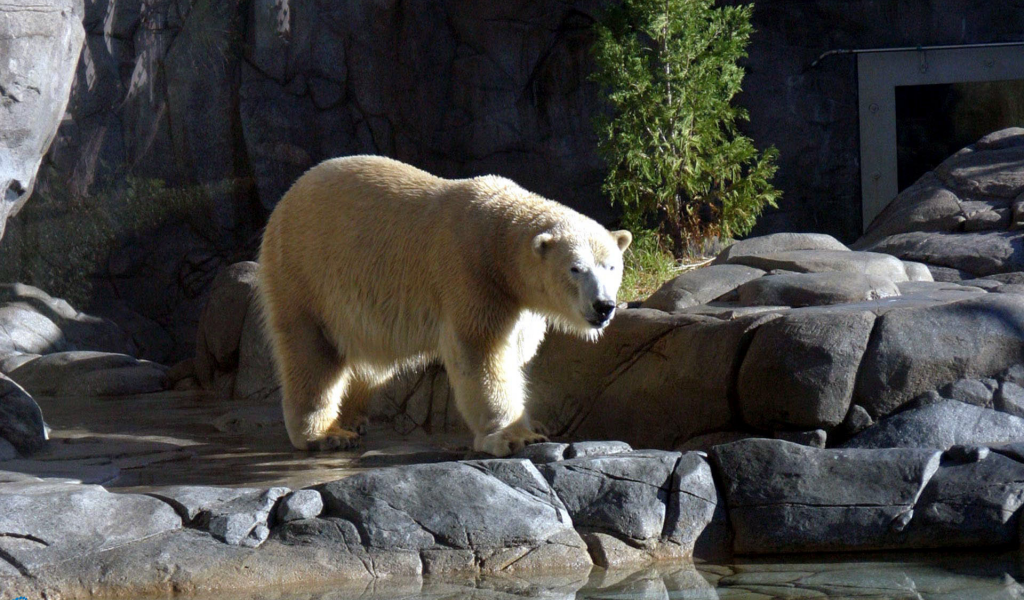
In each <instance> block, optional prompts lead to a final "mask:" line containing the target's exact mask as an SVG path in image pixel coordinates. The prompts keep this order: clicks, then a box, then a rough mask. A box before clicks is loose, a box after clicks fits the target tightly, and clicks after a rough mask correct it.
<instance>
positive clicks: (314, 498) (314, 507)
mask: <svg viewBox="0 0 1024 600" xmlns="http://www.w3.org/2000/svg"><path fill="white" fill-rule="evenodd" d="M323 509H324V501H323V498H321V497H320V492H318V491H316V490H299V491H297V492H292V493H291V494H288V495H287V496H285V498H284V500H282V501H281V503H280V504H279V505H278V507H277V520H278V521H280V522H281V523H288V522H290V521H299V520H302V519H315V518H317V517H319V516H320V513H321V512H322V511H323Z"/></svg>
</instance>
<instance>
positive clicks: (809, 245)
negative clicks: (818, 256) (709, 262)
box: [713, 232, 849, 265]
mask: <svg viewBox="0 0 1024 600" xmlns="http://www.w3.org/2000/svg"><path fill="white" fill-rule="evenodd" d="M793 250H825V251H832V252H845V251H848V250H849V248H847V247H846V246H844V245H843V244H842V242H840V241H839V240H837V239H835V238H834V237H832V236H830V235H825V234H823V233H788V232H787V233H773V234H771V235H764V236H759V237H754V238H748V239H745V240H740V241H738V242H735V243H733V244H732V245H731V246H729V247H728V248H726V249H725V250H723V251H722V252H721V253H720V254H719V255H718V256H717V257H715V260H714V263H713V264H716V265H719V264H728V263H739V264H743V263H742V262H741V261H740V260H739V259H740V258H741V257H744V256H755V255H760V254H775V253H777V252H791V251H793Z"/></svg>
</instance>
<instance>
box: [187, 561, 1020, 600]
mask: <svg viewBox="0 0 1024 600" xmlns="http://www.w3.org/2000/svg"><path fill="white" fill-rule="evenodd" d="M1018 581H1021V557H1020V555H1019V554H1017V553H1000V554H994V553H960V554H936V553H919V554H909V555H908V554H899V555H875V556H865V555H849V556H832V557H820V556H813V557H800V558H790V559H786V560H780V559H779V558H777V557H774V558H771V559H745V560H736V561H735V562H734V563H732V564H728V565H715V564H697V565H693V564H689V563H680V564H672V565H662V566H659V567H657V568H648V569H642V570H638V571H605V570H603V569H596V568H595V569H594V570H593V571H592V572H591V573H590V574H589V575H586V574H582V573H580V574H575V575H570V576H557V575H550V576H537V577H530V578H506V577H489V578H481V579H477V580H464V581H461V582H460V581H439V580H415V581H408V580H407V581H390V582H378V583H376V584H374V585H371V586H369V587H358V588H353V587H350V586H344V585H342V586H336V587H334V588H333V589H321V590H315V591H312V590H311V591H296V590H273V589H266V590H262V591H259V592H255V593H250V594H247V595H244V594H243V595H237V596H229V597H226V596H225V595H218V596H217V597H218V598H221V599H224V600H348V599H359V600H427V599H429V600H442V599H443V600H447V599H457V598H458V599H461V598H471V599H474V600H512V599H516V598H538V599H545V600H573V599H575V600H582V599H593V600H598V599H600V600H666V599H685V600H713V599H722V600H725V599H728V600H769V599H772V598H779V599H787V600H789V599H805V598H807V599H810V598H827V599H839V598H849V599H854V598H855V599H860V600H868V599H879V600H881V599H886V600H890V599H899V600H902V599H908V600H909V599H913V600H919V599H927V600H961V599H962V600H1003V599H1006V600H1010V599H1020V598H1024V586H1022V585H1021V584H1020V583H1018ZM203 600H206V599H205V598H204V599H203Z"/></svg>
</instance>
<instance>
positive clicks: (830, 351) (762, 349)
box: [737, 309, 875, 431]
mask: <svg viewBox="0 0 1024 600" xmlns="http://www.w3.org/2000/svg"><path fill="white" fill-rule="evenodd" d="M874 322H875V315H874V314H872V313H870V312H867V311H846V310H842V309H829V310H823V309H803V310H794V311H791V312H789V313H787V314H785V315H783V316H782V317H780V318H778V319H775V320H772V321H769V322H767V323H765V324H763V325H761V326H760V327H759V328H758V329H757V331H756V332H755V333H754V339H753V341H752V342H751V344H750V348H749V350H748V351H747V353H746V356H745V357H744V359H743V366H742V367H740V371H739V379H738V384H737V393H738V396H739V409H740V414H741V416H742V418H743V420H744V422H746V423H747V424H749V425H751V426H753V427H757V428H759V429H762V430H767V431H773V430H776V429H816V428H819V427H826V428H831V427H834V426H836V425H839V424H840V423H842V422H843V419H844V418H845V417H846V413H847V411H848V410H849V408H850V402H851V400H852V398H853V390H854V384H855V382H856V380H857V370H858V368H859V366H860V363H861V357H862V356H863V355H864V350H865V348H866V347H867V346H868V338H869V337H870V336H871V330H872V327H873V325H874Z"/></svg>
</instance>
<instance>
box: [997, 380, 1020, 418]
mask: <svg viewBox="0 0 1024 600" xmlns="http://www.w3.org/2000/svg"><path fill="white" fill-rule="evenodd" d="M993 407H994V408H995V409H996V410H998V411H1000V412H1004V413H1007V414H1010V415H1013V416H1015V417H1024V387H1021V386H1019V385H1017V384H1016V383H1013V382H1012V381H1004V382H1003V384H1002V385H1000V386H999V391H997V392H996V395H995V398H993Z"/></svg>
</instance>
